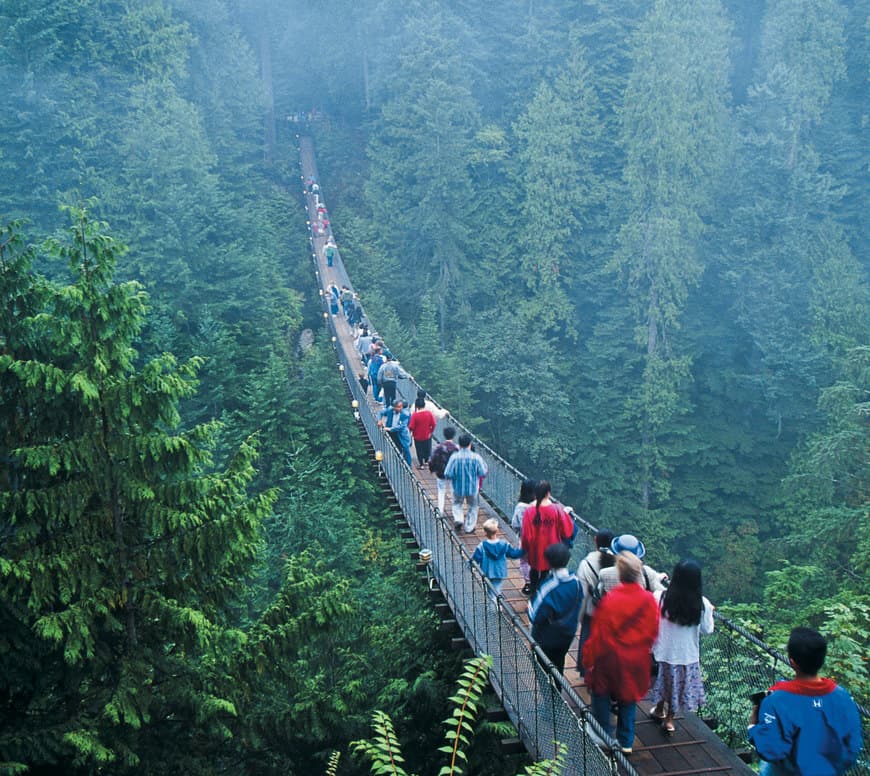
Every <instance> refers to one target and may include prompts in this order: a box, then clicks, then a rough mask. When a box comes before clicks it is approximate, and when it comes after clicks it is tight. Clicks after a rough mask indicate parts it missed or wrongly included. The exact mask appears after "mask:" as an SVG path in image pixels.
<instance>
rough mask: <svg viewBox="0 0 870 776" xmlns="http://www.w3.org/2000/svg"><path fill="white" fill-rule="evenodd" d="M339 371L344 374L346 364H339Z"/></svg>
mask: <svg viewBox="0 0 870 776" xmlns="http://www.w3.org/2000/svg"><path fill="white" fill-rule="evenodd" d="M338 371H339V372H343V371H344V364H339V365H338Z"/></svg>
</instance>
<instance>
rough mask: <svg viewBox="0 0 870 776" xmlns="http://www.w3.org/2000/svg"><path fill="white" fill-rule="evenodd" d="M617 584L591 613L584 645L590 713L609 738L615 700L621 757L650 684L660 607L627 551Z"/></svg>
mask: <svg viewBox="0 0 870 776" xmlns="http://www.w3.org/2000/svg"><path fill="white" fill-rule="evenodd" d="M616 570H617V573H618V574H619V581H620V584H619V585H617V586H616V587H615V588H613V590H611V591H610V592H608V593H607V594H606V595H605V596H604V598H602V599H601V603H600V604H598V606H597V607H596V609H595V615H594V616H593V618H592V632H591V634H590V635H589V640H588V641H587V642H586V643H585V644H584V645H583V666H584V668H585V669H586V686H587V687H588V688H589V691H590V692H591V693H592V715H593V716H594V717H595V719H596V720H597V721H598V724H599V725H601V727H602V728H604V732H605V733H607V734H608V735H613V728H612V726H611V724H610V701H611V698H612V699H614V700H615V701H616V705H617V714H616V738H617V740H618V741H619V745H620V747H622V751H623V752H624V753H625V754H631V750H632V746H633V745H634V715H635V704H636V703H637V702H638V701H639V700H640V699H641V698H643V697H644V695H646V693H647V691H648V690H649V686H650V653H651V650H652V645H653V642H655V640H656V636H657V635H658V632H659V607H658V606H657V605H656V601H655V598H653V595H652V593H650V592H649V591H648V590H644V588H643V587H641V585H640V584H639V582H640V579H641V574H642V573H643V565H642V563H641V561H640V559H639V558H638V557H637V556H635V555H632V554H631V553H630V552H620V553H619V555H618V556H617V558H616Z"/></svg>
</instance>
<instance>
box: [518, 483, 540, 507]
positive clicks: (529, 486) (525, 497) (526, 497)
mask: <svg viewBox="0 0 870 776" xmlns="http://www.w3.org/2000/svg"><path fill="white" fill-rule="evenodd" d="M537 484H538V483H537V482H536V481H535V480H523V481H522V483H521V484H520V498H519V500H520V501H521V502H522V503H523V504H531V503H532V502H533V501H534V500H535V487H536V486H537Z"/></svg>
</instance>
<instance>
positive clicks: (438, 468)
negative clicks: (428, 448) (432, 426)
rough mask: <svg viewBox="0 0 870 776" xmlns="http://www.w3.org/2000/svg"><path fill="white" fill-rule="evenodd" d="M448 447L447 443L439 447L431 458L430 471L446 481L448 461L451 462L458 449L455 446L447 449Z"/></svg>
mask: <svg viewBox="0 0 870 776" xmlns="http://www.w3.org/2000/svg"><path fill="white" fill-rule="evenodd" d="M446 445H447V443H446V442H442V443H441V444H440V445H438V446H437V447H436V448H435V450H434V451H433V452H432V455H431V457H430V458H429V471H430V472H432V474H434V475H435V476H436V477H438V478H440V479H442V480H443V479H444V470H445V469H446V468H447V461H449V460H450V456H451V455H453V453H455V452H456V450H457V449H458V448H455V447H453V446H451V447H446Z"/></svg>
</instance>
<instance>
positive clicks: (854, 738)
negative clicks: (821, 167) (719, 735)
mask: <svg viewBox="0 0 870 776" xmlns="http://www.w3.org/2000/svg"><path fill="white" fill-rule="evenodd" d="M827 652H828V645H827V643H826V642H825V639H824V638H823V637H822V635H821V634H820V633H819V632H818V631H815V630H813V629H812V628H795V629H794V630H793V631H792V632H791V635H790V636H789V639H788V662H789V663H790V664H791V667H792V668H793V669H794V672H795V677H794V679H790V680H782V681H779V682H777V683H776V684H774V685H773V686H772V687H770V689H769V690H768V691H767V692H766V693H756V694H755V695H753V696H752V699H753V700H754V701H755V705H754V706H753V708H752V713H751V715H750V718H749V740H750V741H751V742H752V744H753V746H755V750H756V751H757V752H758V754H759V756H760V757H761V759H762V761H763V762H762V765H761V771H760V773H761V774H762V776H785V775H786V774H788V775H789V776H794V774H800V775H801V776H839V774H841V773H845V772H846V771H847V770H848V769H849V768H850V767H851V766H852V765H853V764H854V762H855V761H856V760H857V759H858V753H859V752H860V751H861V746H862V737H861V719H860V717H859V715H858V707H857V706H856V705H855V701H853V700H852V698H851V696H850V695H849V693H848V692H846V690H844V689H843V688H842V687H839V686H838V685H837V683H836V682H834V681H833V680H832V679H823V678H821V677H819V670H820V669H821V667H822V664H823V663H824V662H825V656H826V655H827ZM759 696H762V697H759ZM759 701H760V703H759Z"/></svg>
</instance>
